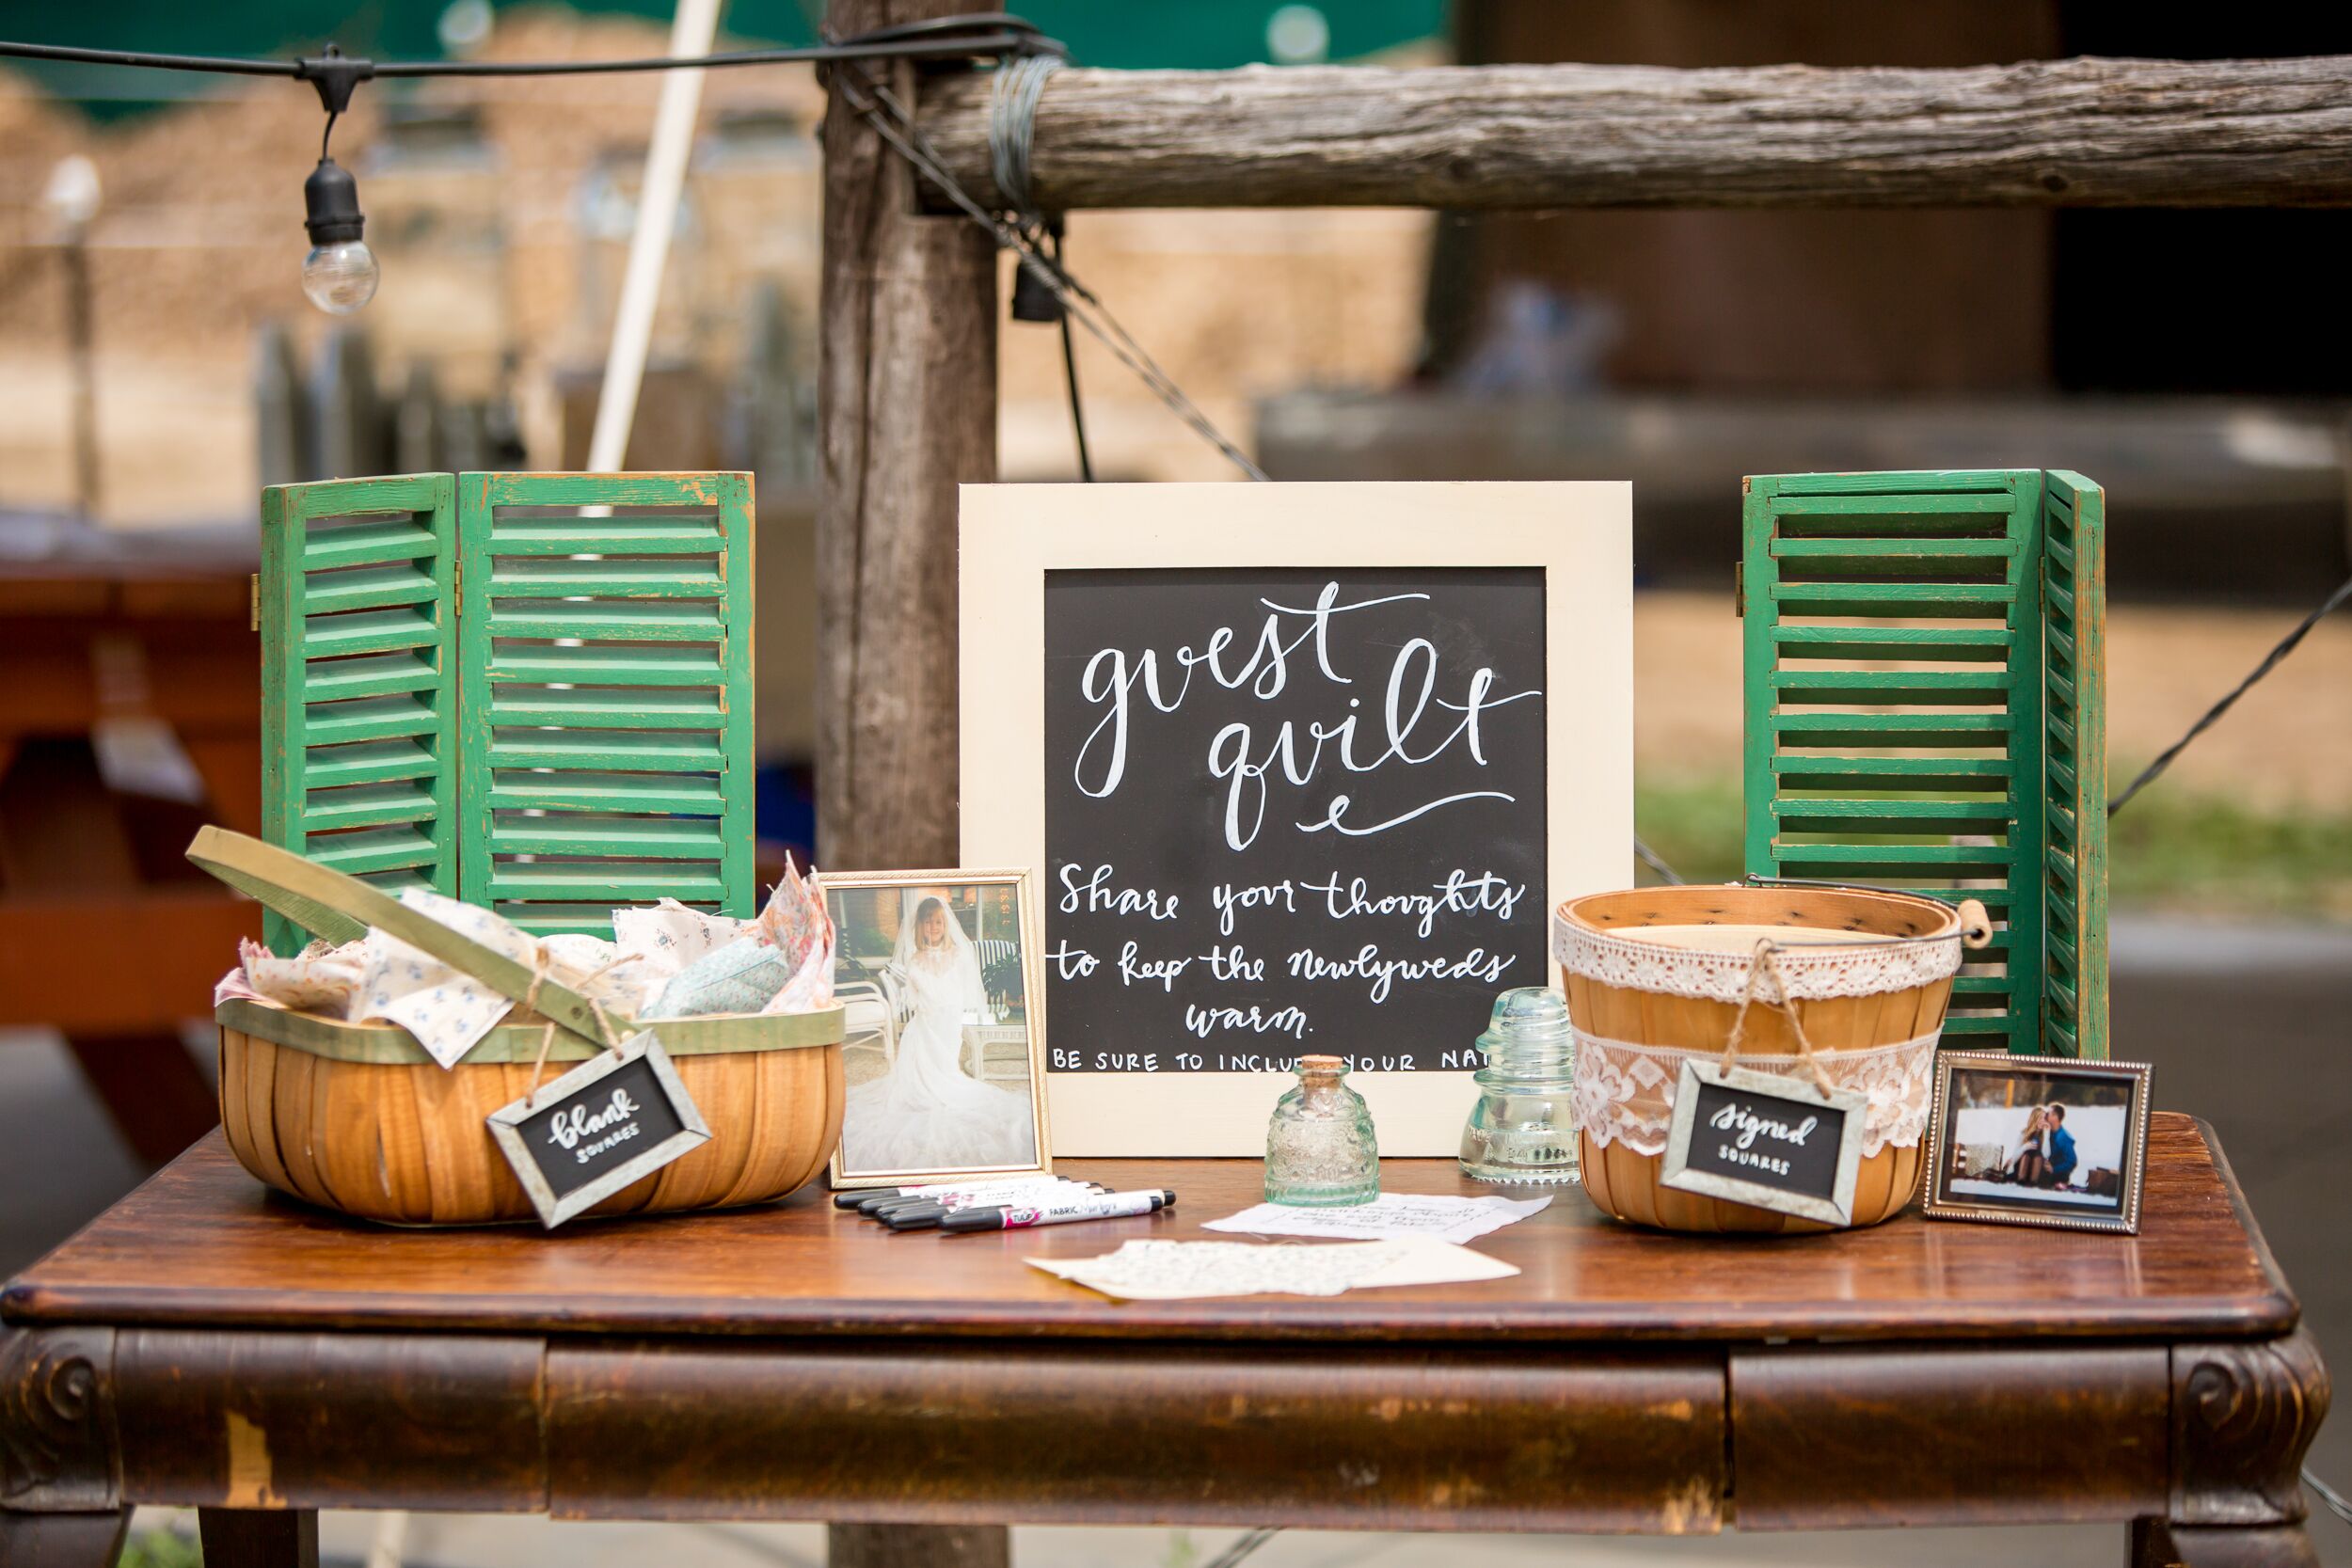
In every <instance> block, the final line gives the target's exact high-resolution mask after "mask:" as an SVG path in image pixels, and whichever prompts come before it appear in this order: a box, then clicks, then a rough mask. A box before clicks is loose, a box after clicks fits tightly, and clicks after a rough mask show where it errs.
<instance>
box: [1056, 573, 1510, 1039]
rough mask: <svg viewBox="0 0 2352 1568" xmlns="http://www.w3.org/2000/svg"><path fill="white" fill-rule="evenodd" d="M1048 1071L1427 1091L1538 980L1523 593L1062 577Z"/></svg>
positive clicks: (1430, 576)
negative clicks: (1273, 1075) (1322, 1066)
mask: <svg viewBox="0 0 2352 1568" xmlns="http://www.w3.org/2000/svg"><path fill="white" fill-rule="evenodd" d="M1045 672H1046V682H1045V756H1046V761H1047V771H1046V778H1045V846H1046V858H1047V871H1048V877H1049V881H1048V886H1047V895H1046V900H1045V952H1046V961H1047V963H1048V964H1049V965H1051V966H1052V969H1053V973H1054V979H1055V982H1056V984H1057V990H1056V991H1055V1000H1056V1006H1055V1013H1054V1022H1055V1027H1056V1028H1057V1031H1058V1032H1059V1034H1058V1039H1059V1042H1060V1043H1059V1044H1057V1045H1056V1046H1054V1047H1053V1048H1052V1050H1051V1053H1050V1055H1049V1058H1048V1060H1049V1065H1050V1066H1051V1067H1053V1068H1054V1069H1058V1070H1062V1071H1071V1072H1103V1071H1126V1072H1235V1071H1242V1072H1258V1071H1266V1070H1278V1071H1279V1070H1287V1069H1289V1067H1290V1065H1291V1063H1292V1062H1294V1061H1295V1059H1296V1057H1297V1056H1298V1055H1299V1054H1300V1053H1303V1052H1325V1051H1327V1052H1329V1053H1333V1054H1336V1055H1340V1056H1343V1057H1346V1058H1348V1059H1349V1061H1350V1063H1351V1065H1352V1066H1353V1067H1355V1068H1356V1069H1358V1070H1363V1069H1376V1070H1382V1071H1401V1072H1409V1071H1416V1070H1419V1069H1422V1068H1423V1067H1430V1068H1435V1067H1438V1065H1439V1062H1440V1061H1441V1060H1443V1059H1445V1058H1446V1055H1447V1053H1448V1051H1449V1050H1450V1051H1451V1052H1452V1053H1454V1059H1453V1060H1452V1062H1451V1065H1453V1066H1455V1067H1459V1066H1461V1065H1462V1062H1461V1059H1460V1053H1461V1052H1462V1051H1463V1049H1464V1048H1465V1047H1467V1046H1468V1045H1469V1044H1470V1041H1471V1040H1472V1039H1473V1038H1475V1037H1477V1035H1478V1032H1479V1030H1480V1029H1481V1028H1482V1027H1484V1025H1485V1024H1486V1017H1487V1013H1488V1010H1489V1009H1490V1008H1491V1007H1492V1006H1493V1003H1494V995H1495V992H1496V990H1499V989H1502V988H1505V987H1510V986H1530V985H1540V984H1542V983H1543V980H1544V965H1545V940H1544V939H1545V927H1546V918H1547V914H1546V911H1545V909H1544V906H1543V896H1544V832H1545V815H1544V810H1545V808H1544V740H1545V707H1544V702H1543V698H1544V695H1545V693H1544V578H1543V573H1542V572H1540V571H1536V570H1534V569H1532V568H1511V567H1492V568H1466V569H1456V570H1436V571H1433V570H1403V569H1397V568H1390V569H1387V570H1380V571H1350V570H1343V569H1339V568H1333V569H1330V570H1317V571H1304V570H1298V569H1295V568H1294V569H1288V570H1279V569H1277V570H1246V569H1245V570H1231V569H1223V570H1207V571H1201V570H1191V569H1182V568H1180V569H1175V570H1169V571H1157V572H1050V573H1048V574H1047V575H1046V578H1045Z"/></svg>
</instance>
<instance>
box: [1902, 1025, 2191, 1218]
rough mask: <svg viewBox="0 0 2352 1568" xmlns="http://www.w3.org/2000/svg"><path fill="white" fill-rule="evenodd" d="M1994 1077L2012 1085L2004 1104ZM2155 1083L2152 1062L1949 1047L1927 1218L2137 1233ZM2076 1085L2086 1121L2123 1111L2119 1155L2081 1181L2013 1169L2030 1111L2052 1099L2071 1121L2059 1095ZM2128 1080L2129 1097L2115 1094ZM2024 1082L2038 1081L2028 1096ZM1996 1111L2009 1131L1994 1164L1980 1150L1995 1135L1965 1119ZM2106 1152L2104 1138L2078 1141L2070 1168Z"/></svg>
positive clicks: (1935, 1112)
mask: <svg viewBox="0 0 2352 1568" xmlns="http://www.w3.org/2000/svg"><path fill="white" fill-rule="evenodd" d="M1979 1081H1983V1082H1982V1083H1981V1084H1980V1083H1979ZM1995 1082H1998V1083H2005V1084H2006V1085H2008V1091H2007V1095H2006V1098H2005V1099H2004V1100H2003V1101H2001V1102H2000V1103H1999V1104H1997V1105H1994V1104H1992V1103H1990V1102H1989V1097H1988V1095H1987V1093H1986V1090H1988V1089H1989V1088H1990V1087H1991V1086H1992V1085H1993V1083H1995ZM2148 1084H2149V1069H2148V1066H2147V1064H2145V1063H2143V1062H2083V1061H2074V1060H2071V1059H2069V1058H2066V1057H2058V1056H2012V1055H2010V1054H2009V1053H2007V1052H2001V1051H1947V1052H1944V1053H1940V1054H1939V1055H1938V1056H1937V1057H1936V1060H1935V1098H1934V1100H1933V1101H1932V1104H1931V1109H1930V1111H1929V1115H1928V1172H1927V1181H1926V1189H1927V1196H1926V1198H1925V1212H1926V1214H1927V1217H1928V1218H1929V1219H1931V1220H1980V1221H1983V1222H1986V1223H1988V1224H1994V1225H2032V1226H2042V1227H2046V1228H2050V1229H2058V1230H2104V1231H2108V1232H2111V1233H2115V1234H2120V1235H2126V1236H2137V1234H2139V1201H2140V1190H2141V1187H2142V1186H2143V1184H2144V1183H2145V1180H2146V1178H2147V1171H2148ZM2020 1085H2030V1086H2031V1092H2030V1093H2028V1094H2027V1095H2026V1097H2025V1098H2024V1099H2023V1100H2022V1101H2021V1100H2019V1099H2018V1098H2017V1096H2016V1092H2015V1091H2016V1089H2017V1088H2018V1087H2019V1086H2020ZM2068 1085H2076V1087H2075V1088H2074V1090H2073V1091H2072V1092H2074V1094H2075V1095H2076V1096H2077V1098H2076V1099H2075V1101H2074V1102H2073V1112H2074V1119H2076V1120H2077V1121H2078V1122H2079V1121H2080V1120H2081V1119H2082V1117H2083V1114H2084V1113H2086V1112H2095V1113H2098V1114H2099V1115H2100V1116H2101V1117H2102V1119H2103V1120H2104V1119H2106V1117H2105V1113H2106V1112H2108V1111H2114V1110H2120V1111H2121V1112H2122V1118H2121V1131H2122V1145H2121V1147H2120V1148H2118V1149H2117V1150H2116V1151H2115V1164H2113V1165H2112V1166H2100V1167H2095V1168H2092V1169H2090V1170H2088V1171H2086V1172H2085V1175H2086V1178H2087V1179H2088V1180H2087V1181H2086V1185H2085V1187H2084V1189H2082V1190H2077V1189H2075V1188H2074V1186H2073V1184H2072V1183H2071V1182H2068V1181H2066V1180H2059V1181H2058V1182H2057V1183H2055V1184H2042V1183H2039V1182H2038V1181H2037V1180H2035V1179H2034V1176H2033V1174H2032V1173H2031V1172H2030V1171H2018V1170H2016V1169H2014V1167H2015V1166H2016V1165H2018V1164H2020V1163H2021V1162H2022V1161H2023V1160H2025V1159H2026V1152H2025V1151H2024V1150H2023V1149H2022V1148H2021V1151H2020V1153H2019V1154H2018V1155H2017V1156H2016V1157H2015V1158H2011V1157H2010V1153H2009V1149H2008V1145H2009V1144H2010V1142H2012V1141H2019V1140H2022V1139H2023V1138H2024V1137H2025V1136H2026V1129H2027V1125H2028V1122H2029V1121H2030V1119H2031V1118H2032V1117H2036V1116H2038V1115H2039V1114H2041V1113H2042V1111H2043V1110H2044V1109H2045V1108H2047V1107H2050V1106H2052V1105H2053V1104H2055V1106H2056V1108H2057V1109H2058V1111H2059V1112H2060V1113H2061V1114H2060V1116H2059V1117H2058V1121H2057V1125H2058V1126H2059V1127H2064V1125H2065V1122H2066V1120H2067V1116H2066V1114H2065V1113H2066V1112H2067V1110H2068V1102H2067V1101H2064V1100H2061V1099H2060V1098H2059V1096H2060V1094H2061V1093H2064V1092H2068V1091H2067V1086H2068ZM2117 1085H2122V1103H2121V1104H2120V1105H2118V1104H2115V1103H2114V1101H2115V1100H2116V1098H2117V1096H2116V1087H2117ZM1993 1112H1998V1113H1999V1115H1997V1116H1992V1117H1991V1120H1990V1121H1989V1122H1988V1123H1987V1126H1988V1128H1989V1129H1990V1130H1992V1131H1995V1132H2000V1133H2001V1139H2002V1145H2003V1147H2002V1148H2001V1150H2000V1152H1999V1153H1998V1154H1996V1155H1994V1157H1993V1158H1994V1160H1996V1161H1997V1162H1998V1163H1997V1164H1994V1165H1991V1166H1986V1165H1984V1164H1983V1160H1982V1157H1981V1156H1979V1155H1976V1154H1975V1153H1973V1151H1975V1150H1978V1149H1979V1148H1985V1147H1988V1142H1989V1141H1988V1140H1981V1139H1978V1138H1976V1137H1974V1136H1970V1137H1965V1138H1963V1136H1962V1135H1961V1134H1962V1131H1963V1130H1962V1129H1961V1128H1960V1125H1959V1122H1960V1117H1961V1116H1963V1114H1966V1115H1972V1116H1978V1117H1979V1118H1980V1119H1982V1118H1984V1117H1986V1116H1987V1115H1988V1114H1989V1113H1993ZM2021 1112H2022V1116H2021V1114H2020V1113H2021ZM2011 1120H2015V1121H2017V1122H2018V1124H2019V1125H2018V1127H2017V1128H2015V1129H2010V1127H2009V1125H2008V1124H2009V1122H2010V1121H2011ZM1995 1124H1997V1125H1995ZM2068 1136H2069V1138H2070V1139H2073V1138H2074V1132H2073V1131H2069V1132H2068ZM2081 1141H2084V1140H2077V1142H2078V1143H2079V1142H2081ZM2104 1152H2106V1148H2105V1144H2104V1142H2102V1143H2101V1144H2099V1145H2097V1146H2094V1147H2092V1148H2090V1149H2088V1150H2085V1149H2083V1148H2074V1154H2073V1158H2074V1162H2075V1164H2074V1166H2072V1167H2070V1169H2069V1170H2068V1171H2066V1172H2065V1173H2062V1174H2063V1176H2068V1177H2071V1176H2072V1175H2073V1171H2074V1168H2079V1167H2080V1166H2081V1165H2085V1164H2088V1163H2089V1161H2090V1160H2091V1159H2093V1158H2095V1157H2096V1156H2097V1155H2098V1154H2100V1153H2104ZM1963 1163H1965V1164H1963ZM2045 1163H2046V1161H2045ZM2102 1174H2111V1175H2113V1176H2114V1177H2115V1187H2116V1191H2115V1193H2114V1194H2113V1196H2106V1195H2105V1194H2103V1193H2100V1192H2098V1191H2097V1190H2096V1189H2097V1188H2099V1187H2100V1186H2102V1185H2104V1184H2103V1183H2101V1182H2099V1181H2098V1180H2096V1179H2097V1178H2098V1177H2099V1176H2100V1175H2102Z"/></svg>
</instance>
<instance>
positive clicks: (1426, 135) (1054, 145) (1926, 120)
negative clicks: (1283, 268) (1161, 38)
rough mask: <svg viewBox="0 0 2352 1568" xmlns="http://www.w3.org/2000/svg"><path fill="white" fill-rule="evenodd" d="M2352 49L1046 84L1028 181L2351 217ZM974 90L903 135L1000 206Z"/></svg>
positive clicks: (1416, 198)
mask: <svg viewBox="0 0 2352 1568" xmlns="http://www.w3.org/2000/svg"><path fill="white" fill-rule="evenodd" d="M2347 72H2352V58H2346V57H2343V56H2336V57H2312V58H2304V59H2285V60H2198V61H2183V60H2108V59H2072V60H2033V61H2028V62H2026V63H2025V64H2021V65H2002V66H1971V67H1966V68H1963V69H1947V70H1892V69H1870V70H1820V69H1816V68H1813V67H1809V66H1769V67H1760V68H1759V67H1739V68H1726V69H1718V70H1707V71H1685V70H1674V69H1670V68H1666V67H1659V66H1592V65H1525V66H1453V67H1436V68H1429V69H1422V70H1378V69H1373V68H1368V67H1363V66H1297V67H1292V68H1289V69H1285V70H1282V71H1077V70H1073V71H1062V72H1061V73H1059V74H1058V75H1057V76H1056V77H1055V78H1054V79H1053V81H1052V82H1051V83H1050V84H1049V85H1048V86H1047V87H1046V88H1045V94H1044V97H1043V99H1042V100H1041V102H1040V103H1039V105H1038V114H1037V135H1036V142H1035V151H1034V153H1033V155H1032V157H1031V160H1030V184H1031V187H1032V190H1033V192H1034V194H1035V196H1036V198H1037V199H1038V200H1039V201H1040V202H1041V203H1042V204H1043V205H1044V206H1045V207H1046V208H1047V209H1048V210H1050V211H1054V212H1066V211H1070V210H1073V209H1075V208H1082V207H1351V206H1375V207H1439V208H1451V209H1468V208H1554V207H1685V208H1696V207H1987V206H1990V207H2056V206H2122V207H2128V206H2156V207H2285V206H2342V205H2344V204H2346V203H2352V101H2347V100H2346V98H2345V96H2344V79H2345V76H2346V74H2347ZM988 96H989V84H988V81H987V78H986V77H984V76H975V77H970V78H966V79H963V80H961V81H956V80H948V81H943V82H942V83H941V84H940V87H939V90H938V91H937V92H935V93H934V94H933V95H932V96H931V97H930V99H929V100H928V101H927V102H926V104H925V113H924V116H923V128H924V131H925V133H926V134H927V135H930V138H931V140H932V141H933V142H934V143H936V144H937V146H938V147H939V150H940V152H941V154H942V156H943V158H944V159H945V161H946V166H947V168H948V170H949V172H951V173H952V174H954V176H955V177H956V179H957V181H958V182H961V184H962V185H963V186H964V187H965V189H967V190H969V191H971V192H972V193H973V194H974V195H975V196H977V197H978V198H980V199H981V200H982V201H994V200H996V199H998V198H997V196H996V192H995V183H994V182H993V180H992V179H991V178H990V166H989V158H988Z"/></svg>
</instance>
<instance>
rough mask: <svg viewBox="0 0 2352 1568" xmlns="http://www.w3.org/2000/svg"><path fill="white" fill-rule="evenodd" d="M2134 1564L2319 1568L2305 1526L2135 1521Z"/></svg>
mask: <svg viewBox="0 0 2352 1568" xmlns="http://www.w3.org/2000/svg"><path fill="white" fill-rule="evenodd" d="M2131 1568H2319V1556H2318V1554H2317V1553H2316V1552H2314V1551H2313V1550H2312V1538H2311V1535H2310V1533H2309V1532H2308V1531H2306V1530H2305V1529H2304V1528H2303V1527H2302V1526H2301V1525H2264V1526H2257V1527H2254V1528H2231V1527H2227V1526H2221V1527H2213V1526H2188V1525H2172V1524H2167V1523H2166V1522H2165V1521H2164V1520H2162V1519H2135V1520H2133V1521H2132V1535H2131Z"/></svg>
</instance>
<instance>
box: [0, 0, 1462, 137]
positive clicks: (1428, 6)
mask: <svg viewBox="0 0 2352 1568" xmlns="http://www.w3.org/2000/svg"><path fill="white" fill-rule="evenodd" d="M815 8H816V0H805V3H803V0H733V3H732V4H730V5H728V6H727V8H726V10H725V12H724V22H723V25H724V28H725V32H726V34H727V36H728V37H729V38H730V39H734V40H742V41H744V42H746V43H774V44H803V43H810V42H813V41H815V37H816V32H815V28H814V26H813V25H812V24H811V13H812V12H813V11H814V9H815ZM982 8H985V7H984V3H983V0H975V5H974V9H976V10H977V9H982ZM1009 8H1010V9H1011V10H1013V12H1014V14H1016V15H1020V16H1025V17H1026V18H1027V19H1028V20H1029V21H1031V22H1034V23H1036V24H1038V26H1040V27H1041V28H1043V29H1044V30H1045V31H1046V32H1047V33H1049V34H1051V35H1053V36H1054V37H1056V38H1057V39H1060V40H1062V41H1064V42H1065V43H1067V44H1069V45H1070V49H1071V54H1072V56H1073V58H1074V59H1075V60H1076V61H1077V62H1078V63H1080V64H1083V65H1096V66H1111V67H1117V68H1120V69H1123V70H1143V69H1153V68H1157V69H1172V70H1221V69H1225V68H1229V67H1232V66H1240V65H1248V64H1250V63H1252V62H1255V61H1263V60H1267V59H1268V58H1269V57H1270V56H1269V55H1268V52H1267V42H1266V30H1267V24H1268V22H1269V21H1270V20H1271V19H1272V17H1273V15H1274V13H1275V12H1276V11H1277V10H1279V9H1281V8H1283V0H1185V3H1184V4H1183V5H1174V6H1138V5H1109V4H1104V0H1030V3H1028V4H1025V5H1016V6H1012V7H1009ZM8 9H9V11H10V12H12V13H13V14H9V15H8V16H6V18H5V19H0V36H5V37H8V38H9V39H12V40H17V41H19V42H25V43H55V44H75V45H80V46H83V47H86V48H98V49H140V50H148V51H151V52H154V53H158V54H172V55H272V56H278V57H290V56H292V55H299V54H310V53H315V52H316V51H317V50H318V49H319V48H320V47H321V46H322V45H324V44H326V42H328V41H329V40H332V41H334V42H336V43H338V44H340V45H342V49H343V52H344V53H345V54H348V55H372V56H374V57H376V58H379V59H437V58H439V57H440V55H442V53H443V51H442V47H441V40H440V31H439V23H440V18H441V15H442V8H441V7H439V6H437V5H434V4H432V3H430V0H206V3H205V4H202V5H189V4H188V3H187V0H83V3H82V4H79V5H73V6H54V5H53V6H19V7H10V8H8ZM577 9H579V10H580V11H582V12H586V13H589V14H602V15H612V14H619V15H629V16H643V17H646V18H650V19H654V20H665V19H667V18H668V16H669V15H670V13H671V9H672V8H671V7H670V6H669V5H667V4H664V3H662V0H608V3H604V4H594V3H592V4H585V5H581V6H579V7H577ZM1317 9H1318V10H1319V11H1320V12H1321V14H1322V16H1323V18H1324V21H1325V23H1326V24H1327V27H1328V29H1329V36H1330V46H1329V51H1328V52H1329V55H1330V57H1331V58H1333V59H1340V60H1344V59H1353V58H1357V57H1359V56H1361V55H1370V54H1374V53H1376V52H1378V51H1380V50H1383V49H1388V48H1391V47H1393V46H1394V45H1397V44H1401V43H1408V42H1411V41H1413V40H1418V39H1424V38H1429V37H1431V36H1433V35H1436V34H1438V33H1441V32H1443V31H1444V29H1445V20H1446V0H1324V3H1323V4H1322V5H1320V6H1319V7H1317ZM13 63H14V64H15V65H16V67H17V69H20V70H26V69H29V70H30V71H32V72H33V73H34V75H36V76H37V77H38V78H39V79H40V82H41V83H42V85H43V86H44V87H47V88H48V90H50V91H51V92H54V93H56V94H57V95H59V96H60V97H65V98H71V99H74V100H77V101H79V102H80V103H82V104H83V105H84V107H85V108H87V110H88V111H89V112H90V113H91V114H93V115H96V116H100V117H102V118H108V119H112V118H118V117H119V116H122V115H126V114H137V113H140V112H143V111H145V110H147V109H150V108H152V107H154V106H155V105H157V104H158V103H170V102H172V101H174V100H177V99H180V98H185V97H189V96H192V95H194V94H196V93H199V92H202V91H204V90H206V89H207V87H210V86H211V85H212V84H210V83H208V82H207V81H206V80H205V79H204V78H202V77H196V76H187V75H181V74H177V73H167V72H163V71H119V70H109V69H105V68H102V67H95V66H75V65H52V64H46V63H43V64H39V65H31V66H27V65H25V64H24V62H13Z"/></svg>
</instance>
